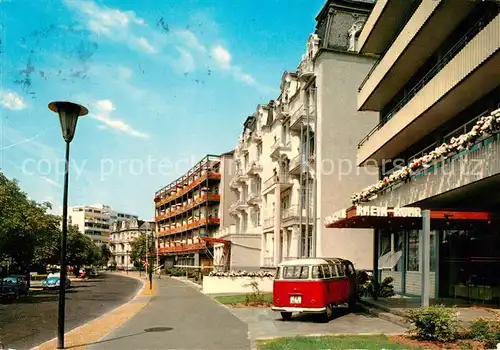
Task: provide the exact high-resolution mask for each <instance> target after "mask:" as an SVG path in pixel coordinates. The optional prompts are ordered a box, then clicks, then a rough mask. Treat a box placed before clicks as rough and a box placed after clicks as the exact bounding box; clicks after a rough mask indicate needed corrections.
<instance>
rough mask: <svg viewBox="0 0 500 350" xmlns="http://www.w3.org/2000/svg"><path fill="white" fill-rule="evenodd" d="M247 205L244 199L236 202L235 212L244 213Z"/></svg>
mask: <svg viewBox="0 0 500 350" xmlns="http://www.w3.org/2000/svg"><path fill="white" fill-rule="evenodd" d="M248 207H249V206H248V203H247V200H246V198H243V199H240V200H239V201H238V202H236V210H239V211H244V210H247V209H248Z"/></svg>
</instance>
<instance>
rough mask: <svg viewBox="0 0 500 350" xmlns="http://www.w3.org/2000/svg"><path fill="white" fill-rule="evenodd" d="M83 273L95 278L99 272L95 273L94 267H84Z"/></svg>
mask: <svg viewBox="0 0 500 350" xmlns="http://www.w3.org/2000/svg"><path fill="white" fill-rule="evenodd" d="M85 274H86V275H87V277H88V278H97V277H99V273H97V270H96V269H92V268H90V269H85Z"/></svg>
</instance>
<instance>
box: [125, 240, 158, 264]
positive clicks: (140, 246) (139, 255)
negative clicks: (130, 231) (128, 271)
mask: <svg viewBox="0 0 500 350" xmlns="http://www.w3.org/2000/svg"><path fill="white" fill-rule="evenodd" d="M146 241H147V242H148V244H149V252H153V251H154V250H155V243H154V240H153V239H152V238H151V235H150V236H149V237H146V234H145V233H141V234H140V235H139V236H138V237H136V238H135V239H134V240H133V241H132V242H131V243H130V246H131V248H132V250H131V251H130V260H131V261H132V263H133V264H134V266H137V267H141V268H143V267H144V263H143V262H142V261H144V259H145V258H146Z"/></svg>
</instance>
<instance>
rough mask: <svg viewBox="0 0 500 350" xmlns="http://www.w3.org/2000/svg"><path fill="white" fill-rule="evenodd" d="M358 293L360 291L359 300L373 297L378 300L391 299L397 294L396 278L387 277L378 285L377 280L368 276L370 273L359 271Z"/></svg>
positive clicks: (357, 277)
mask: <svg viewBox="0 0 500 350" xmlns="http://www.w3.org/2000/svg"><path fill="white" fill-rule="evenodd" d="M356 280H357V291H358V298H361V297H372V298H374V299H377V298H378V297H381V298H389V297H392V296H394V295H395V294H396V293H394V286H393V284H392V283H393V282H394V278H392V277H386V278H384V280H383V281H382V283H378V282H377V280H376V279H375V278H374V277H373V276H371V275H370V274H368V272H366V271H364V270H358V271H357V276H356Z"/></svg>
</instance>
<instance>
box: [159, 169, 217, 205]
mask: <svg viewBox="0 0 500 350" xmlns="http://www.w3.org/2000/svg"><path fill="white" fill-rule="evenodd" d="M220 179H221V174H220V173H213V172H205V173H204V174H201V175H200V176H199V177H198V178H196V179H195V180H193V181H191V182H188V181H187V180H186V182H183V183H179V184H177V185H176V186H175V188H174V187H173V188H171V189H168V190H166V192H165V193H164V194H163V195H160V194H157V195H156V196H155V198H154V201H155V203H156V206H157V207H160V206H163V205H164V204H167V203H169V202H172V201H173V200H175V199H177V198H179V197H182V196H183V195H185V194H186V193H188V192H189V191H191V190H193V189H195V188H196V187H197V186H199V185H201V184H202V183H203V182H204V181H210V180H220ZM184 183H185V185H184Z"/></svg>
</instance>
